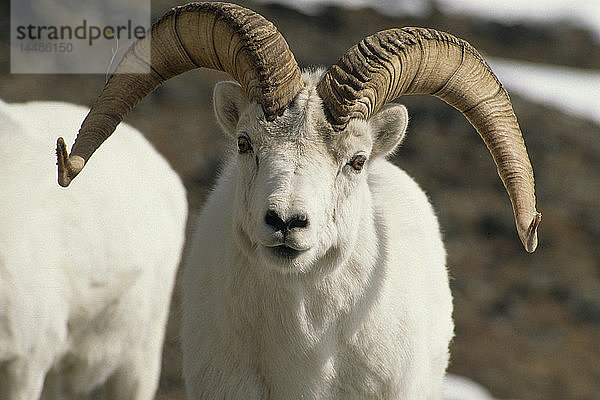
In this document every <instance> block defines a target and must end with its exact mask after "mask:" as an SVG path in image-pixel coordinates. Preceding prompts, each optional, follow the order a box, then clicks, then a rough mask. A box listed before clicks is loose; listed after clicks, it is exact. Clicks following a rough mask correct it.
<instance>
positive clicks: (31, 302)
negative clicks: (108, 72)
mask: <svg viewBox="0 0 600 400" xmlns="http://www.w3.org/2000/svg"><path fill="white" fill-rule="evenodd" d="M88 111H89V109H87V108H84V107H81V106H75V105H72V104H67V103H58V102H31V103H25V104H6V103H4V102H2V101H0V121H2V126H1V127H0V142H1V143H3V145H2V146H0V165H1V166H2V167H1V169H2V173H0V188H1V189H0V204H1V205H2V206H1V207H0V399H2V400H35V399H38V398H40V396H42V398H48V399H55V398H56V399H61V400H62V399H65V398H67V396H70V395H76V394H81V393H87V392H89V391H91V390H93V389H94V388H95V387H97V386H99V385H101V384H102V383H105V382H106V385H105V389H106V394H107V395H106V399H107V400H114V399H123V400H150V399H153V398H154V394H155V391H156V388H157V385H158V378H159V375H160V366H161V354H162V344H163V337H164V333H165V326H166V322H167V316H168V312H169V304H170V299H171V292H172V287H173V283H174V280H175V272H176V269H177V267H178V265H179V261H180V257H181V250H182V245H183V239H184V229H185V224H186V216H187V200H186V193H185V190H184V187H183V185H182V184H181V181H180V179H179V178H178V177H177V175H176V174H175V172H174V171H173V170H172V169H171V168H170V167H169V165H168V164H167V162H166V161H165V160H164V159H163V158H162V157H161V156H160V155H159V154H158V153H157V152H156V150H154V148H153V147H152V146H151V145H150V144H149V143H148V141H147V140H145V139H144V137H143V136H142V134H141V133H140V132H138V131H137V130H135V129H133V128H131V127H129V126H127V125H121V126H120V127H119V129H118V131H120V132H121V134H119V135H116V136H115V137H114V140H110V141H109V142H110V143H106V146H109V147H110V148H111V150H110V151H107V152H105V153H104V154H99V155H98V157H95V158H94V160H92V161H91V162H90V165H89V166H88V169H89V171H86V172H89V173H86V174H85V176H82V177H81V179H80V180H78V182H77V184H76V185H73V186H74V187H73V188H72V190H69V191H65V190H62V189H61V188H59V187H58V185H56V173H55V171H54V168H55V166H54V157H55V156H54V154H53V152H51V151H49V149H51V147H50V148H49V147H48V146H49V144H51V143H52V142H54V141H55V140H56V136H57V135H58V134H59V133H64V132H73V133H74V132H75V131H76V129H77V128H78V126H79V124H80V123H81V119H82V118H83V117H84V116H85V114H86V113H87V112H88ZM74 136H75V135H73V137H74ZM70 139H72V137H71V138H70ZM115 166H119V170H118V171H115V174H114V175H113V176H106V175H105V174H104V171H106V170H110V169H113V168H115ZM44 382H45V384H44ZM42 393H43V395H42Z"/></svg>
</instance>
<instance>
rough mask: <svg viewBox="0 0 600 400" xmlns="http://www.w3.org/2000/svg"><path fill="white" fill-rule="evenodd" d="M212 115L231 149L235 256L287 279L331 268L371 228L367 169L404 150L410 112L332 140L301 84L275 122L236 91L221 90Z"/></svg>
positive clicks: (355, 124)
mask: <svg viewBox="0 0 600 400" xmlns="http://www.w3.org/2000/svg"><path fill="white" fill-rule="evenodd" d="M215 111H216V114H217V118H218V119H219V122H220V124H221V125H222V127H223V128H224V130H225V131H226V132H227V133H229V134H230V135H231V136H232V137H233V139H234V142H233V143H236V145H235V146H236V147H235V150H236V152H237V154H236V155H235V158H236V160H237V182H236V188H235V200H234V202H235V204H234V205H233V209H234V215H233V220H234V230H235V235H236V240H237V244H238V245H239V246H240V248H241V250H242V251H243V252H244V253H246V255H247V256H248V257H249V258H251V259H256V260H258V261H259V263H258V264H260V265H267V266H270V267H272V268H275V269H277V270H279V271H284V272H307V271H308V270H311V269H314V268H324V267H325V266H332V265H336V264H337V262H336V260H338V261H340V257H341V258H343V257H344V255H346V254H348V252H347V251H346V250H348V248H349V247H353V246H355V245H356V243H357V238H358V237H359V234H360V230H361V228H362V227H363V226H362V225H361V224H365V223H367V224H368V223H369V221H370V218H371V217H370V215H371V213H370V207H371V202H370V201H371V200H370V196H371V194H370V191H369V188H368V168H369V162H370V160H372V159H373V158H376V157H380V156H383V155H385V154H387V153H389V152H390V151H392V150H393V149H394V148H395V147H396V146H397V144H398V143H399V142H400V140H401V138H402V136H403V133H404V130H405V128H406V121H407V114H406V109H405V108H404V107H403V106H400V105H392V106H388V107H386V108H385V109H384V110H382V111H381V112H380V113H378V114H376V115H375V116H374V117H372V118H371V119H370V120H369V121H362V120H353V121H351V122H350V124H349V125H348V127H347V128H346V130H345V131H343V132H334V131H333V130H332V128H331V126H330V125H329V124H328V123H327V121H326V118H325V115H324V113H323V110H322V106H321V100H320V99H319V97H318V95H317V94H316V92H315V90H314V84H311V82H310V79H307V82H306V87H305V88H304V90H303V91H302V92H301V93H300V94H299V95H298V96H297V98H296V100H295V101H294V102H293V103H292V104H291V105H290V107H289V108H288V109H287V110H286V111H285V113H284V114H283V115H282V116H280V117H278V118H276V119H275V120H274V121H272V122H268V121H266V119H265V118H264V114H263V112H262V109H261V107H260V106H259V105H257V104H255V103H249V102H248V100H247V98H246V96H245V95H244V93H243V91H242V89H241V87H240V86H239V85H238V84H236V83H233V82H223V83H220V84H218V85H217V87H216V89H215ZM233 143H232V145H233Z"/></svg>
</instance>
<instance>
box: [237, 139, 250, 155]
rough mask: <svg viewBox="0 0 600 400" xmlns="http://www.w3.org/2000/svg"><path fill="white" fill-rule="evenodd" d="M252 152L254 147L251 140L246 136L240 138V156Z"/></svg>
mask: <svg viewBox="0 0 600 400" xmlns="http://www.w3.org/2000/svg"><path fill="white" fill-rule="evenodd" d="M250 150H252V145H251V144H250V140H249V139H248V138H247V137H245V136H240V137H239V138H238V151H239V152H240V154H244V153H247V152H249V151H250Z"/></svg>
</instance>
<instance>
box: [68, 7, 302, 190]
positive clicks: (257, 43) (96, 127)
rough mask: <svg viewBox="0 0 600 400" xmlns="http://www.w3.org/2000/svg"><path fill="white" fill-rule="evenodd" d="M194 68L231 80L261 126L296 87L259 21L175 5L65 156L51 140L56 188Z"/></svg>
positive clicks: (243, 12)
mask: <svg viewBox="0 0 600 400" xmlns="http://www.w3.org/2000/svg"><path fill="white" fill-rule="evenodd" d="M148 56H150V57H151V60H149V59H148ZM201 67H205V68H212V69H216V70H220V71H225V72H227V73H228V74H229V75H231V76H232V77H233V78H234V79H235V80H236V81H238V82H239V83H240V84H241V85H242V87H243V88H244V91H245V92H246V95H247V96H248V98H249V99H251V100H254V101H256V102H257V103H259V104H260V105H261V106H262V107H263V111H264V113H265V117H266V118H267V120H273V119H275V118H276V117H277V116H278V115H279V114H281V113H282V112H283V110H284V109H285V108H286V107H287V106H288V105H289V104H290V103H291V101H292V100H293V99H294V97H295V96H296V95H297V94H298V92H299V91H300V90H301V89H302V87H303V82H302V78H301V74H300V68H299V67H298V64H297V63H296V60H295V59H294V56H293V54H292V52H291V51H290V49H289V47H288V45H287V42H286V41H285V39H284V38H283V36H282V35H281V34H280V33H279V31H278V30H277V28H275V26H274V25H273V24H272V23H271V22H269V21H267V20H266V19H265V18H264V17H262V16H261V15H259V14H257V13H255V12H253V11H251V10H248V9H246V8H243V7H240V6H238V5H235V4H228V3H212V2H205V3H190V4H187V5H184V6H181V7H176V8H174V9H172V10H171V11H169V12H168V13H166V14H165V15H164V16H163V17H162V18H161V19H160V20H158V21H157V22H156V23H154V24H153V26H152V28H151V30H150V34H149V35H148V36H147V37H146V38H144V39H142V40H140V41H138V42H136V43H135V44H134V45H133V46H132V47H131V48H130V49H129V50H128V52H127V54H126V55H125V57H124V58H123V60H122V61H121V63H120V64H119V66H118V67H117V69H116V71H115V72H114V74H113V75H112V76H111V78H110V79H109V81H108V82H107V84H106V86H105V87H104V89H103V91H102V93H101V94H100V96H99V97H98V99H97V100H96V102H95V103H94V105H93V106H92V109H91V110H90V112H89V114H88V115H87V117H86V118H85V120H84V121H83V124H82V126H81V129H80V130H79V134H78V135H77V139H76V140H75V144H74V145H73V148H72V149H71V153H70V154H69V155H68V156H67V150H66V147H65V142H64V140H63V139H62V138H59V139H58V142H57V151H56V152H57V157H58V182H59V184H60V185H61V186H68V185H69V183H70V182H71V180H72V179H73V178H74V177H75V176H76V175H77V174H78V173H79V172H80V171H81V170H82V168H83V166H84V165H85V163H86V162H87V161H88V159H89V158H90V156H91V155H92V153H94V151H96V149H97V148H98V147H100V145H101V144H102V143H103V142H104V141H105V140H106V139H107V138H108V137H109V136H110V135H111V134H112V133H113V132H114V130H115V128H116V126H117V125H118V124H119V123H120V122H121V121H122V120H123V117H124V116H125V114H127V113H128V112H129V111H131V110H132V109H133V108H134V107H135V105H136V104H137V103H138V102H139V101H140V100H142V99H143V98H144V97H145V96H146V95H148V94H149V93H150V92H152V91H153V90H154V89H155V88H156V87H157V86H159V85H160V84H161V83H163V82H164V81H166V80H167V79H170V78H172V77H174V76H176V75H179V74H181V73H183V72H186V71H189V70H192V69H195V68H201ZM131 71H134V72H135V71H149V72H148V73H130V72H131Z"/></svg>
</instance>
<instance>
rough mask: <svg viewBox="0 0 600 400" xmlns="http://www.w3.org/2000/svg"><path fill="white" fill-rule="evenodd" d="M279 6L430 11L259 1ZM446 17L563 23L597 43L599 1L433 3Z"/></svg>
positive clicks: (378, 4) (419, 4)
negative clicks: (588, 34) (591, 35)
mask: <svg viewBox="0 0 600 400" xmlns="http://www.w3.org/2000/svg"><path fill="white" fill-rule="evenodd" d="M258 1H260V2H263V3H280V4H284V5H286V6H288V7H291V8H294V9H296V10H298V11H300V12H303V13H305V14H309V15H314V14H318V13H319V12H320V11H321V10H322V9H323V7H325V6H333V5H337V6H340V7H347V8H360V7H371V8H373V9H375V10H377V11H379V12H381V13H383V14H386V15H409V16H425V15H427V14H428V13H429V12H430V11H431V6H430V4H431V3H430V2H429V1H423V0H402V1H399V0H258ZM435 4H436V6H437V7H438V8H439V9H440V10H441V11H442V12H445V13H448V14H459V15H471V16H474V17H478V18H482V19H487V20H493V21H499V22H503V23H507V24H511V23H516V22H532V21H533V22H537V23H562V22H567V23H570V24H572V25H576V26H582V27H585V28H586V29H589V30H591V31H593V32H594V33H595V34H596V35H597V38H598V40H600V1H598V0H526V1H524V0H435Z"/></svg>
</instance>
